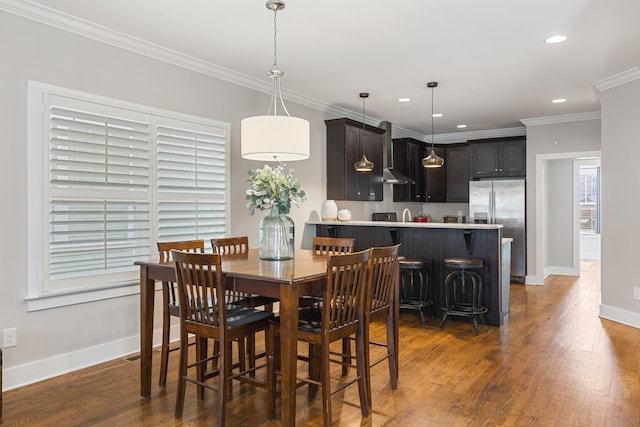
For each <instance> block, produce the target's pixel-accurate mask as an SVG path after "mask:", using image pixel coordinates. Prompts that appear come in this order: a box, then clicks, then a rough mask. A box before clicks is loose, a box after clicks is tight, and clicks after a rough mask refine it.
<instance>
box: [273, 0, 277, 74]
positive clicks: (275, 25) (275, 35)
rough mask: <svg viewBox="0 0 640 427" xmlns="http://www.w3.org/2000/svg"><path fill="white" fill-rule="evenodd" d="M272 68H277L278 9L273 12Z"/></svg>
mask: <svg viewBox="0 0 640 427" xmlns="http://www.w3.org/2000/svg"><path fill="white" fill-rule="evenodd" d="M273 68H274V69H277V68H278V9H277V8H275V9H274V10H273Z"/></svg>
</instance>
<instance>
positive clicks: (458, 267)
mask: <svg viewBox="0 0 640 427" xmlns="http://www.w3.org/2000/svg"><path fill="white" fill-rule="evenodd" d="M483 265H484V261H483V260H482V259H480V258H464V257H452V258H445V259H444V266H445V267H446V268H449V269H453V271H452V272H450V273H449V274H447V277H446V278H445V280H444V292H443V293H444V295H443V296H444V298H443V299H444V301H443V303H444V304H443V306H442V312H443V317H442V323H441V324H440V329H442V328H443V327H444V323H445V322H446V321H447V316H449V315H454V316H464V317H470V318H471V320H472V321H473V328H474V330H475V332H476V335H478V317H480V318H482V321H483V322H484V323H485V324H486V323H487V322H486V320H485V318H484V313H486V312H487V307H485V306H483V305H482V277H480V275H479V274H478V273H477V272H475V271H471V270H470V269H477V268H482V266H483Z"/></svg>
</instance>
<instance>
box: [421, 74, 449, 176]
mask: <svg viewBox="0 0 640 427" xmlns="http://www.w3.org/2000/svg"><path fill="white" fill-rule="evenodd" d="M427 87H428V88H431V152H430V153H429V155H428V156H427V157H425V158H424V159H422V166H424V167H425V168H441V167H442V166H444V159H443V158H442V157H440V156H438V155H437V154H436V151H435V150H434V148H433V139H434V137H433V135H434V129H433V88H436V87H438V82H429V83H427Z"/></svg>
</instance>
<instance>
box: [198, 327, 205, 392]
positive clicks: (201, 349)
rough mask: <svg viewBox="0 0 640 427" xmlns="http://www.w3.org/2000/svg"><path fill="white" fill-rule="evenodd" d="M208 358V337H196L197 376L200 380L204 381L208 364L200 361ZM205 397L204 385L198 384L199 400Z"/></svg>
mask: <svg viewBox="0 0 640 427" xmlns="http://www.w3.org/2000/svg"><path fill="white" fill-rule="evenodd" d="M206 359H207V339H206V338H202V337H196V360H197V361H198V363H197V364H196V377H197V378H198V381H200V382H204V375H205V371H206V368H207V367H206V365H205V364H204V363H200V361H203V360H206ZM203 399H204V387H203V386H201V385H200V384H198V400H203Z"/></svg>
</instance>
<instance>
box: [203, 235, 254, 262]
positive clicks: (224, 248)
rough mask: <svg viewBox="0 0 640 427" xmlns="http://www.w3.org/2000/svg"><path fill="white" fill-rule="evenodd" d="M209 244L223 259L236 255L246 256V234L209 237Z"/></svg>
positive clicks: (247, 247) (247, 249)
mask: <svg viewBox="0 0 640 427" xmlns="http://www.w3.org/2000/svg"><path fill="white" fill-rule="evenodd" d="M211 246H212V247H213V252H214V253H218V254H220V255H221V256H222V258H223V259H227V258H233V257H234V256H238V255H243V256H246V255H247V253H248V252H249V238H248V237H247V236H240V237H222V238H214V239H211Z"/></svg>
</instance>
